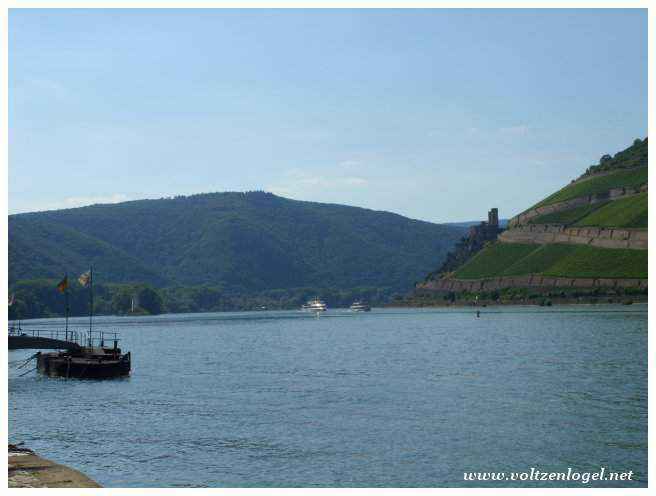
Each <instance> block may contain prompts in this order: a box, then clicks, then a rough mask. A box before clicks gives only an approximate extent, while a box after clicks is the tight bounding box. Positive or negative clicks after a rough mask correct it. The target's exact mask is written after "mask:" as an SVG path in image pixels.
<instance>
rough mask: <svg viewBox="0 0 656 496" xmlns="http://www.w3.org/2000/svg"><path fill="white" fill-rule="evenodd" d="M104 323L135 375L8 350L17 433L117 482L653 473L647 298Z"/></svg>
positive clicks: (340, 483) (295, 482) (380, 483)
mask: <svg viewBox="0 0 656 496" xmlns="http://www.w3.org/2000/svg"><path fill="white" fill-rule="evenodd" d="M71 322H72V323H73V324H74V325H80V326H83V325H84V323H85V322H86V319H83V318H81V319H71ZM95 323H96V326H97V328H98V329H100V328H102V329H106V330H117V331H119V332H120V334H121V343H120V345H121V347H122V348H123V349H124V350H125V351H131V352H132V375H131V377H129V378H127V379H119V380H111V381H89V380H65V379H51V378H44V377H41V376H39V375H37V374H36V372H30V373H27V374H26V375H23V376H20V374H22V373H24V372H25V371H26V370H27V368H23V369H16V368H15V367H12V366H11V364H13V363H15V362H17V361H18V360H20V359H22V358H26V357H28V356H30V355H31V354H32V353H33V352H32V351H11V352H9V361H10V368H9V439H10V442H20V441H24V442H25V445H26V446H29V447H30V448H32V449H34V450H35V451H37V452H38V453H39V454H40V455H42V456H44V457H46V458H50V459H52V460H53V461H56V462H57V463H63V464H66V465H69V466H71V467H73V468H76V469H78V470H81V471H82V472H84V473H85V474H87V475H88V476H90V477H91V478H93V479H95V480H96V481H98V482H99V483H100V484H102V485H103V486H110V487H112V486H113V487H168V486H174V487H187V486H192V487H199V486H200V487H206V486H209V487H252V486H255V487H262V486H263V487H272V486H278V487H279V486H284V487H296V486H308V487H310V486H329V487H362V486H366V487H442V486H468V487H471V486H473V487H491V486H494V485H505V486H512V485H516V486H548V485H555V486H563V485H567V486H571V487H582V485H581V484H580V483H576V482H567V483H563V482H551V483H549V482H537V481H536V482H522V483H519V482H517V483H510V482H505V483H493V482H478V483H472V482H465V481H464V480H463V474H464V472H473V471H494V472H501V471H507V472H511V471H515V472H521V471H529V470H530V468H531V467H534V468H537V469H539V470H541V471H566V470H567V469H568V468H572V469H573V470H575V471H576V470H578V471H582V472H583V471H590V472H594V471H597V470H599V468H600V467H605V468H606V470H614V471H628V470H632V471H633V472H634V475H633V479H634V480H633V481H629V482H627V481H624V482H619V483H615V485H621V486H624V487H645V486H646V485H647V307H646V306H645V305H632V306H612V305H606V306H571V307H551V308H540V307H498V308H483V309H482V312H481V316H480V318H476V315H475V313H474V312H473V311H472V310H471V309H463V308H453V309H384V310H382V309H374V310H373V311H372V312H370V313H356V314H354V313H350V312H348V311H346V310H330V311H328V312H327V313H325V314H323V315H321V316H320V317H318V318H317V317H314V316H312V315H309V314H305V313H301V312H241V313H216V314H185V315H161V316H157V317H98V318H96V319H95ZM28 324H29V325H28ZM61 324H62V320H61V319H52V320H47V319H41V320H35V321H29V322H25V323H23V326H24V327H26V328H27V327H34V326H39V327H40V328H51V327H61ZM594 485H604V486H611V485H613V483H611V482H605V483H599V482H597V483H594V482H591V483H589V484H587V486H594Z"/></svg>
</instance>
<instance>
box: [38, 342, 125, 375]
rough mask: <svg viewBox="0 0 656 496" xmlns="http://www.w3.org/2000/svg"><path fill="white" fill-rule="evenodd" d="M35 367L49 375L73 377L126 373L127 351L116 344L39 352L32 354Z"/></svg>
mask: <svg viewBox="0 0 656 496" xmlns="http://www.w3.org/2000/svg"><path fill="white" fill-rule="evenodd" d="M36 363H37V369H38V371H39V372H40V373H42V374H44V375H47V376H49V377H66V378H70V377H74V378H77V379H112V378H115V377H127V376H129V375H130V365H131V364H130V352H128V353H125V354H121V349H120V348H81V349H80V350H79V351H76V352H70V351H60V352H54V353H41V352H39V353H38V354H37V356H36Z"/></svg>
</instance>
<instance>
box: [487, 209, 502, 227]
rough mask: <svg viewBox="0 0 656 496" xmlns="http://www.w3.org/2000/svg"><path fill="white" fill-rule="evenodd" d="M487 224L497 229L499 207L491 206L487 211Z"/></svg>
mask: <svg viewBox="0 0 656 496" xmlns="http://www.w3.org/2000/svg"><path fill="white" fill-rule="evenodd" d="M487 224H488V226H490V227H492V228H494V229H497V228H498V227H499V209H498V208H492V209H490V211H489V212H488V213H487Z"/></svg>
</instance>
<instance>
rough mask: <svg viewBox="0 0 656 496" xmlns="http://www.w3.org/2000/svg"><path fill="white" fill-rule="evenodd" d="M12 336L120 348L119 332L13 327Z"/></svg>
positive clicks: (10, 330)
mask: <svg viewBox="0 0 656 496" xmlns="http://www.w3.org/2000/svg"><path fill="white" fill-rule="evenodd" d="M9 335H10V336H31V337H35V338H48V339H57V340H59V341H67V342H69V343H75V344H77V345H79V346H83V347H85V346H86V347H101V348H102V347H105V346H106V345H110V346H113V347H114V348H117V347H118V342H119V341H120V339H119V337H118V333H117V332H113V331H91V332H89V331H88V330H81V329H77V330H72V329H68V330H65V329H24V328H21V327H16V326H13V325H10V326H9Z"/></svg>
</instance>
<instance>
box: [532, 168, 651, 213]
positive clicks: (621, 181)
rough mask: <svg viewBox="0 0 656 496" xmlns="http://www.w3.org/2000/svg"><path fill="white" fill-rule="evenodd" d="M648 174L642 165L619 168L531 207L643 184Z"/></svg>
mask: <svg viewBox="0 0 656 496" xmlns="http://www.w3.org/2000/svg"><path fill="white" fill-rule="evenodd" d="M647 175H648V173H647V167H640V168H637V169H631V170H618V171H615V172H612V173H611V174H607V175H603V176H598V177H591V178H590V179H586V180H584V181H581V182H576V183H573V184H569V185H567V186H565V187H564V188H563V189H561V190H560V191H557V192H555V193H554V194H552V195H550V196H548V197H547V198H545V199H544V200H542V201H541V202H539V203H538V204H536V205H535V206H534V207H531V208H536V207H542V206H544V205H551V204H554V203H559V202H563V201H567V200H572V199H574V198H579V197H582V196H590V195H596V194H599V193H605V192H606V191H609V190H611V189H615V188H627V187H636V186H641V185H643V184H645V183H646V182H647Z"/></svg>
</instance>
